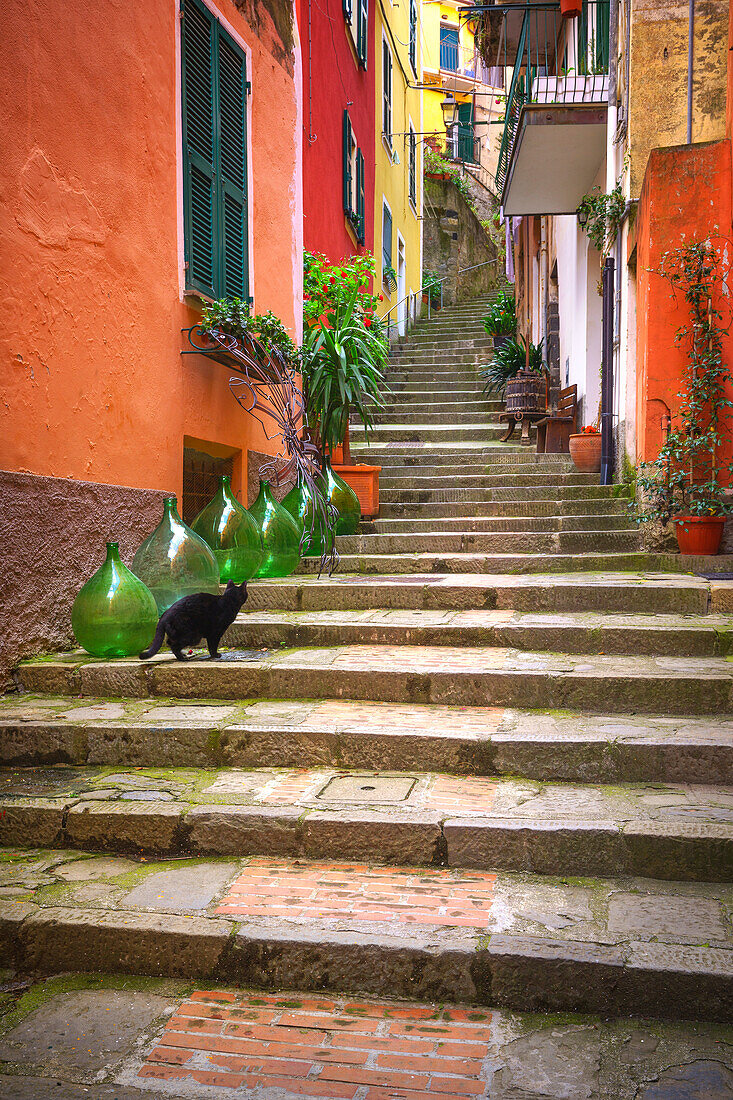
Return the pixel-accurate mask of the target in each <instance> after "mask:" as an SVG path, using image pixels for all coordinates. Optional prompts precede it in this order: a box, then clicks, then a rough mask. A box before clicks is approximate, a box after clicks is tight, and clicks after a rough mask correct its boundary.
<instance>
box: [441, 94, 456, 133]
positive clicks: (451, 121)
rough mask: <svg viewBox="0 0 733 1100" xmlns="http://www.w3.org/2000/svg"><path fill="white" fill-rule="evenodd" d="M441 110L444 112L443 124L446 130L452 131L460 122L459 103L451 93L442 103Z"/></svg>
mask: <svg viewBox="0 0 733 1100" xmlns="http://www.w3.org/2000/svg"><path fill="white" fill-rule="evenodd" d="M440 109H441V111H442V112H443V122H444V123H445V128H446V130H448V129H450V127H451V126H455V124H456V123H457V122H458V103H457V102H456V100H455V98H454V97H453V96H452V95H451V93H450V92H447V93H446V97H445V99H443V100H442V101H441V104H440Z"/></svg>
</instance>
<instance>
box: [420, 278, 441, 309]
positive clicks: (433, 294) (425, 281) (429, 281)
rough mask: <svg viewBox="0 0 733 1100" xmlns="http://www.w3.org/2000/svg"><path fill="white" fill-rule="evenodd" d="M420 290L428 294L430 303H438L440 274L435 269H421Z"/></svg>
mask: <svg viewBox="0 0 733 1100" xmlns="http://www.w3.org/2000/svg"><path fill="white" fill-rule="evenodd" d="M422 292H423V294H429V295H430V304H431V305H433V306H437V305H440V276H439V275H438V273H437V271H428V270H425V271H423V273H422Z"/></svg>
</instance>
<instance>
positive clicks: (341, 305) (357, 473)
mask: <svg viewBox="0 0 733 1100" xmlns="http://www.w3.org/2000/svg"><path fill="white" fill-rule="evenodd" d="M388 350H389V345H388V343H387V341H386V339H385V337H384V334H383V332H382V326H381V324H380V322H379V320H378V319H377V318H376V316H374V315H373V314H370V313H367V314H364V313H363V312H362V309H361V305H360V302H359V289H358V287H355V288H354V290H353V292H352V294H351V295H350V297H349V298H348V299H346V300H344V301H340V302H338V303H337V304H336V306H335V307H334V309H333V310H332V311H331V312H329V313H328V314H327V315H326V316H325V317H321V318H319V320H318V321H316V322H315V323H313V324H312V325H310V326H309V327H308V328H307V329H306V331H305V333H304V337H303V346H302V348H301V363H302V372H303V382H304V396H305V404H306V412H307V416H308V425H309V429H310V431H311V433H312V434H313V435H314V437H315V438H316V440H317V442H318V443H319V444H320V447H321V449H322V450H323V451H324V452H325V451H328V452H329V453H330V454H331V455H334V454H335V453H336V452H337V448H339V447H343V459H344V461H343V463H342V464H334V469H335V470H336V472H337V473H338V474H339V475H340V476H341V477H342V478H343V479H344V481H346V482H347V483H348V484H349V485H350V486H351V487H352V489H353V490H354V491H355V492H356V495H357V496H358V497H359V501H360V503H361V506H362V514H364V515H369V516H372V515H376V514H377V512H378V511H379V472H380V470H381V467H380V466H371V465H366V464H359V465H355V464H353V463H352V461H351V449H350V446H349V435H348V427H349V417H350V416H351V414H352V413H353V414H355V415H356V416H357V417H358V419H359V420H360V421H361V422H362V424H363V425H364V429H365V432H366V434H367V437H368V433H369V429H370V428H371V427H372V426H373V424H374V415H375V413H376V411H377V410H378V409H379V408H381V406H382V401H381V397H382V394H383V393H384V392H385V391H386V388H387V387H386V384H385V380H384V373H383V369H382V368H383V366H384V363H385V362H386V359H387V355H388Z"/></svg>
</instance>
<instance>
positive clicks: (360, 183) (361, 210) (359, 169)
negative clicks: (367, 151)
mask: <svg viewBox="0 0 733 1100" xmlns="http://www.w3.org/2000/svg"><path fill="white" fill-rule="evenodd" d="M356 239H357V240H358V242H359V244H364V241H365V240H366V209H365V203H364V154H363V153H362V151H361V149H357V152H356Z"/></svg>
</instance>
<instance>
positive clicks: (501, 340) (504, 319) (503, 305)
mask: <svg viewBox="0 0 733 1100" xmlns="http://www.w3.org/2000/svg"><path fill="white" fill-rule="evenodd" d="M484 328H485V329H486V331H487V332H488V334H489V336H491V337H493V342H494V348H495V349H496V348H500V347H501V346H502V344H506V343H507V341H508V340H510V339H512V338H516V335H517V314H516V309H515V302H514V295H513V294H512V293H510V292H509V291H508V290H502V291H500V293H499V294H497V296H496V298H495V299H494V301H493V302H492V304H491V308H490V310H489V312H488V313H487V314H486V316H485V317H484Z"/></svg>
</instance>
